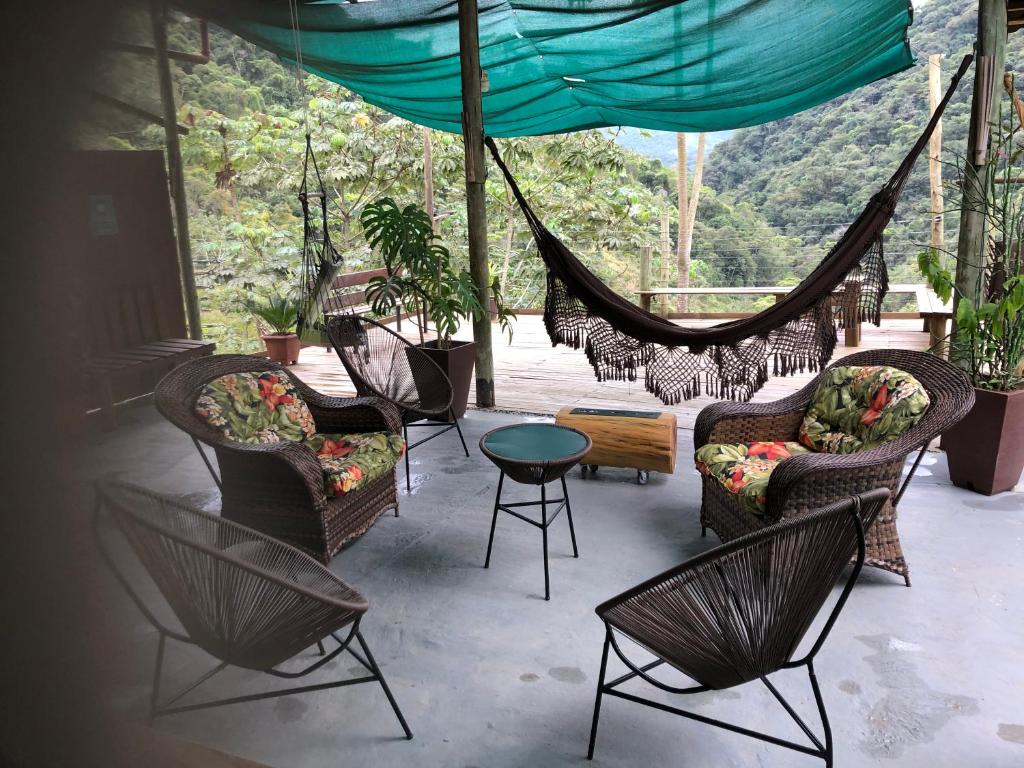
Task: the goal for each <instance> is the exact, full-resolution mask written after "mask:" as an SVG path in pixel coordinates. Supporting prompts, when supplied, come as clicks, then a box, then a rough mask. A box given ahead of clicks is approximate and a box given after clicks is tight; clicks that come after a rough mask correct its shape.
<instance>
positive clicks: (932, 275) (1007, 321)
mask: <svg viewBox="0 0 1024 768" xmlns="http://www.w3.org/2000/svg"><path fill="white" fill-rule="evenodd" d="M992 138H993V141H992V144H993V146H992V151H991V152H990V153H989V158H988V161H987V162H986V163H985V165H984V166H982V167H983V168H984V173H980V172H979V171H978V170H977V169H976V168H975V167H974V166H973V165H972V164H970V163H966V162H959V163H958V164H957V169H958V174H959V182H960V186H959V188H960V189H962V190H966V191H968V192H972V193H973V194H964V196H963V197H964V200H965V201H967V200H973V201H976V202H973V203H966V202H965V204H969V205H971V206H972V210H977V211H980V212H981V213H982V214H983V215H984V216H985V224H986V230H987V238H986V245H985V252H984V260H983V263H982V269H981V270H980V272H979V274H978V278H977V282H976V284H975V286H974V291H973V292H970V294H969V295H968V294H966V293H964V292H961V291H958V290H957V288H956V284H955V280H954V277H953V274H952V273H951V272H950V270H949V269H947V268H946V267H945V266H944V265H943V264H942V261H941V259H940V257H939V254H938V252H936V250H935V249H928V250H926V251H924V252H923V253H921V254H919V255H918V268H919V269H920V271H921V272H922V274H924V276H925V277H926V278H927V279H928V282H929V283H930V284H931V286H932V288H933V289H934V291H935V293H936V294H937V295H938V296H939V297H940V298H941V299H942V300H943V301H949V299H950V298H951V297H952V296H953V295H954V294H957V309H956V313H955V316H954V318H953V323H954V326H955V331H954V333H953V334H952V337H951V343H950V359H952V360H957V361H960V362H961V363H962V364H963V365H964V366H965V368H966V371H967V374H968V376H969V377H970V378H971V381H972V383H973V384H974V386H976V387H979V388H981V389H991V390H997V391H1008V390H1012V389H1019V388H1021V387H1024V370H1022V364H1024V275H1022V274H1021V259H1022V251H1024V184H1021V179H1022V178H1024V141H1022V139H1024V126H1022V121H1021V117H1020V115H1019V114H1018V113H1017V111H1016V110H1011V114H1010V119H1009V120H1008V121H1007V122H1005V123H1004V122H1003V121H1002V120H1000V121H999V122H998V123H997V124H996V125H994V126H993V137H992Z"/></svg>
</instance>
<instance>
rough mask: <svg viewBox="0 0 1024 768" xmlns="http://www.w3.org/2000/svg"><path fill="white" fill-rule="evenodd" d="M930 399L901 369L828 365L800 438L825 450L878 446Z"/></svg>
mask: <svg viewBox="0 0 1024 768" xmlns="http://www.w3.org/2000/svg"><path fill="white" fill-rule="evenodd" d="M929 404H930V401H929V399H928V393H927V392H926V391H925V388H924V387H922V386H921V384H920V382H918V380H917V379H915V378H914V377H913V376H911V375H910V374H909V373H906V372H905V371H901V370H899V369H897V368H890V367H889V366H882V365H871V366H856V365H848V366H840V367H838V368H833V369H831V370H830V371H828V372H827V373H826V374H825V375H824V376H823V377H822V379H821V383H820V384H819V385H818V390H817V392H815V393H814V398H813V399H812V400H811V404H810V406H809V407H808V409H807V413H806V415H805V416H804V421H803V424H802V425H801V427H800V442H801V443H803V444H804V445H806V446H807V447H808V448H810V449H811V450H813V451H820V452H824V453H854V452H856V451H863V450H867V449H869V448H877V447H878V446H880V445H882V444H883V443H887V442H889V441H890V440H894V439H896V438H897V437H899V436H900V435H902V434H903V433H904V432H906V431H907V430H908V429H910V428H911V427H913V426H914V425H915V424H917V422H919V421H920V420H921V417H922V416H924V413H925V411H927V410H928V406H929Z"/></svg>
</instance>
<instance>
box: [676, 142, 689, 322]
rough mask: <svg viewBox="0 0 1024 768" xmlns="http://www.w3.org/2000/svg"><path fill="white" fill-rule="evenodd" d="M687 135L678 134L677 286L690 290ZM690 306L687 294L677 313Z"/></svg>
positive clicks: (681, 298)
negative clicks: (687, 237)
mask: <svg viewBox="0 0 1024 768" xmlns="http://www.w3.org/2000/svg"><path fill="white" fill-rule="evenodd" d="M687 170H688V169H687V165H686V134H685V133H677V134H676V197H677V198H678V205H677V210H678V215H677V218H678V220H679V223H678V226H677V227H676V265H677V269H678V273H677V275H676V285H678V286H679V287H680V288H688V287H689V285H690V258H689V256H690V255H689V254H688V253H686V228H687V227H688V226H689V223H690V220H689V212H690V202H689V200H688V199H687V198H688V195H689V190H688V189H687V186H688V183H687V178H686V172H687ZM688 306H689V297H688V296H687V295H686V294H685V293H681V294H679V296H677V297H676V311H677V312H685V311H686V310H687V308H688Z"/></svg>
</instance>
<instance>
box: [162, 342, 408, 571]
mask: <svg viewBox="0 0 1024 768" xmlns="http://www.w3.org/2000/svg"><path fill="white" fill-rule="evenodd" d="M154 395H155V400H156V406H157V408H158V409H159V411H160V412H161V413H162V414H163V415H164V416H165V417H166V418H167V419H168V420H169V421H171V422H172V423H174V424H175V425H177V426H178V427H180V428H181V429H183V430H184V431H185V432H187V433H188V434H189V435H191V436H192V439H193V441H194V442H195V443H196V447H197V448H198V449H199V452H200V454H201V455H202V456H203V459H204V461H206V464H207V467H208V468H209V469H210V473H211V474H212V475H213V477H214V480H215V481H216V483H217V485H218V486H219V487H220V490H221V496H222V507H221V513H222V514H223V516H224V517H226V518H228V519H230V520H233V521H235V522H237V523H241V524H242V525H247V526H250V527H252V528H255V529H257V530H259V531H262V532H264V533H266V534H269V535H271V536H274V537H275V538H278V539H282V540H284V541H287V542H289V543H292V544H295V545H296V546H299V547H302V548H303V549H305V550H306V551H308V552H310V553H312V554H313V555H315V556H316V557H317V558H319V559H320V560H321V561H322V562H327V561H329V560H330V559H331V557H333V556H334V554H335V553H337V551H338V550H339V549H341V547H342V546H343V545H344V544H345V543H346V542H348V541H350V540H351V539H353V538H355V537H357V536H361V535H362V534H363V533H365V532H366V531H367V530H368V529H369V527H370V526H371V525H373V523H374V521H376V519H377V518H378V517H380V515H381V514H382V513H383V512H385V511H386V510H388V509H393V510H395V514H396V515H397V514H398V495H397V493H396V487H395V466H396V464H397V463H398V461H399V460H400V459H401V457H402V454H403V452H404V450H405V443H404V441H403V440H402V437H401V435H400V434H399V432H400V430H401V421H400V418H399V416H398V413H397V411H395V409H394V408H392V407H391V406H390V405H388V404H387V403H386V402H384V401H383V400H380V399H378V398H372V397H359V398H338V397H328V396H326V395H324V394H321V393H320V392H317V391H315V390H313V389H311V388H310V387H308V386H306V385H305V384H303V383H302V382H301V381H300V380H299V379H298V378H297V377H296V376H295V375H294V374H291V373H289V372H288V371H286V370H285V369H284V368H283V367H281V366H279V365H277V364H275V363H271V362H269V361H267V360H266V359H265V358H260V357H252V356H249V355H214V356H212V357H205V358H201V359H198V360H193V361H191V362H188V363H185V364H184V365H182V366H179V367H178V368H176V369H175V370H173V371H172V372H171V373H169V374H168V375H167V376H166V377H165V378H164V379H163V380H162V381H161V382H160V383H159V384H158V385H157V388H156V391H155V393H154ZM200 443H204V444H206V445H209V446H210V447H212V448H213V450H214V452H215V454H216V456H217V463H218V465H219V469H220V472H219V473H217V472H215V471H214V469H213V466H212V464H211V463H210V461H209V459H208V457H207V454H206V453H205V452H204V451H203V450H202V447H201V446H200Z"/></svg>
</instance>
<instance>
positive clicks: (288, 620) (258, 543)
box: [94, 482, 412, 739]
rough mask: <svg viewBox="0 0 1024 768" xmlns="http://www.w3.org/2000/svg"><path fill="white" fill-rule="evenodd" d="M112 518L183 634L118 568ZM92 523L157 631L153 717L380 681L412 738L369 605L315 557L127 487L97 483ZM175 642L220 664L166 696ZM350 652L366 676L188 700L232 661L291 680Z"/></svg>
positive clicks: (127, 588)
mask: <svg viewBox="0 0 1024 768" xmlns="http://www.w3.org/2000/svg"><path fill="white" fill-rule="evenodd" d="M107 516H109V518H110V519H111V520H112V522H113V523H114V524H115V526H116V528H117V529H119V530H120V532H121V533H122V534H123V535H124V537H125V538H126V539H127V541H128V543H129V544H130V545H131V548H132V550H133V551H134V552H135V555H136V556H137V557H138V559H139V561H140V562H141V563H142V565H143V567H145V569H146V571H147V572H148V573H149V575H150V576H151V577H152V579H153V582H154V583H155V585H156V587H157V588H158V589H159V591H160V593H161V594H162V595H163V597H164V599H165V600H166V601H167V604H168V605H169V606H170V608H171V611H172V612H173V613H174V615H175V617H176V618H177V619H178V622H179V623H180V624H181V629H180V630H178V629H174V628H171V627H168V626H167V625H166V624H165V623H164V622H163V621H162V620H161V619H159V618H157V615H156V613H154V611H153V610H152V609H151V608H150V606H149V604H148V603H147V601H146V600H144V599H143V598H142V595H141V594H140V592H139V590H138V589H137V588H136V587H135V586H134V585H135V584H137V581H136V580H135V579H134V578H132V579H130V578H128V577H127V575H126V574H125V573H124V571H123V570H122V568H121V566H120V565H119V564H118V561H119V559H120V558H116V557H115V556H114V554H113V550H112V547H111V544H112V543H113V542H112V541H111V540H110V538H111V537H110V535H109V532H108V531H107V530H106V529H107V528H109V527H110V526H109V525H106V524H105V523H106V522H107V521H106V517H107ZM94 526H95V533H96V540H97V544H98V545H99V550H100V554H101V555H102V557H103V559H104V560H105V561H106V563H107V565H109V566H110V568H111V570H112V571H113V573H114V576H115V577H116V578H117V580H118V582H120V584H121V586H122V587H124V589H125V591H126V592H127V593H128V596H129V597H130V598H131V600H132V602H134V603H135V605H136V606H137V607H138V608H139V610H140V611H141V612H142V614H143V615H144V616H145V617H146V619H147V620H148V621H149V622H150V623H151V624H152V625H153V627H154V628H155V629H156V630H157V633H158V635H159V640H158V642H157V655H156V667H155V669H154V672H153V688H152V691H151V694H150V707H149V719H150V721H152V720H153V718H155V717H158V716H162V715H170V714H174V713H178V712H189V711H192V710H196V709H207V708H210V707H219V706H223V705H226V704H238V703H241V702H246V701H256V700H259V699H268V698H275V697H278V696H284V695H286V694H295V693H305V692H312V691H322V690H325V689H328V688H338V687H341V686H347V685H356V684H359V683H371V682H377V683H379V684H380V686H381V688H382V689H383V691H384V694H385V696H387V699H388V702H389V703H390V704H391V708H392V710H393V711H394V713H395V715H396V716H397V718H398V721H399V723H400V724H401V726H402V730H403V731H404V732H405V736H406V738H408V739H411V738H412V732H411V731H410V730H409V726H408V725H407V724H406V721H405V718H404V717H403V716H402V712H401V710H400V709H399V708H398V703H397V702H396V701H395V697H394V696H393V695H392V693H391V690H390V689H389V688H388V684H387V683H386V682H385V680H384V677H383V675H382V674H381V671H380V667H378V666H377V662H376V661H375V660H374V658H373V655H372V654H371V653H370V649H369V647H368V646H367V644H366V641H365V640H364V639H363V636H362V634H361V633H360V631H359V623H360V620H361V619H362V616H363V614H364V613H366V611H367V609H368V608H369V604H368V603H367V601H366V599H365V598H364V597H363V596H362V595H360V594H359V593H358V592H356V591H355V590H354V589H352V588H351V587H349V586H348V585H347V584H345V583H344V582H342V581H341V580H340V579H339V578H338V577H337V576H335V575H334V574H333V573H331V572H330V571H329V570H327V569H326V568H325V567H324V566H322V565H320V564H319V563H317V562H316V561H315V560H314V559H313V558H311V557H309V556H308V555H306V554H304V553H303V552H300V551H299V550H297V549H295V548H294V547H290V546H288V545H287V544H283V543H282V542H279V541H276V540H274V539H272V538H270V537H269V536H264V535H263V534H261V533H257V532H256V531H253V530H252V529H250V528H246V527H244V526H241V525H236V524H235V523H232V522H229V521H227V520H224V519H223V518H220V517H217V516H215V515H210V514H207V513H205V512H202V511H200V510H197V509H194V508H192V507H190V506H188V505H185V504H181V503H179V502H177V501H174V500H173V499H169V498H167V497H165V496H161V495H159V494H156V493H152V492H150V491H147V490H145V489H143V488H139V487H137V486H133V485H128V484H125V483H115V482H100V483H99V484H98V485H97V505H96V516H95V518H94ZM343 630H345V631H344V633H343V634H340V633H342V631H343ZM167 640H175V641H176V642H180V643H186V644H190V645H195V646H198V647H199V648H202V649H203V650H204V651H206V652H207V653H209V654H210V655H211V656H213V657H214V658H216V659H218V660H219V661H220V663H219V664H218V665H217V666H216V667H214V668H213V669H212V670H210V671H209V672H206V673H205V674H203V675H202V676H201V677H199V679H198V680H196V681H195V682H194V683H192V684H191V685H188V686H185V687H183V688H182V689H180V690H179V691H178V692H177V693H176V694H173V695H169V696H168V695H162V692H161V682H162V677H163V666H164V664H163V662H164V653H165V649H166V644H167ZM325 640H327V641H328V643H329V644H330V646H331V650H330V651H328V650H327V649H325V647H324V641H325ZM354 643H358V645H359V647H360V649H361V652H360V651H356V650H355V649H354V647H353V644H354ZM313 646H316V647H317V648H318V649H319V652H320V656H319V658H317V659H316V660H314V661H310V662H308V663H307V664H306V665H305V666H304V667H300V668H298V669H295V668H294V667H293V668H292V669H280V668H279V667H280V666H281V665H282V664H285V663H286V662H290V661H292V660H293V659H295V658H296V657H297V656H298V655H299V654H301V653H302V652H303V651H305V650H307V649H309V648H311V647H313ZM344 651H348V652H349V653H350V654H351V655H352V657H353V658H354V659H355V661H357V662H358V663H359V665H360V666H361V667H362V668H363V669H364V670H365V671H366V673H368V674H364V675H360V676H359V677H354V678H353V677H349V678H345V679H342V680H334V681H329V682H321V683H317V684H313V685H306V686H300V687H293V688H287V689H284V690H281V689H278V690H271V691H264V692H260V693H251V694H247V695H242V696H233V697H231V698H226V699H216V700H212V701H211V700H207V701H201V702H196V701H194V699H193V698H192V697H190V696H189V694H190V693H191V692H192V691H193V690H195V689H196V688H198V687H199V686H201V685H203V684H204V683H206V682H207V681H208V680H209V679H210V678H211V677H213V676H214V675H216V674H218V673H219V672H221V671H222V670H224V669H226V668H227V667H228V666H236V667H242V668H244V669H251V670H256V671H258V672H263V673H266V674H269V675H273V676H274V677H279V678H282V679H285V680H293V679H296V678H301V677H305V676H306V675H309V674H311V673H313V672H316V671H317V670H319V669H321V668H323V667H326V666H327V665H328V664H330V663H331V662H332V661H334V660H335V659H336V658H337V657H338V656H339V655H340V654H341V653H343V652H344Z"/></svg>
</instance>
